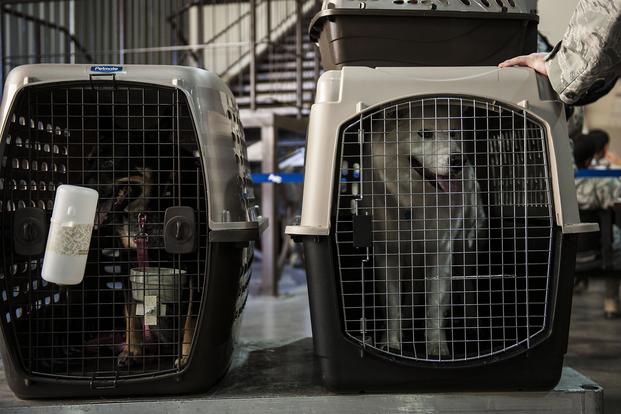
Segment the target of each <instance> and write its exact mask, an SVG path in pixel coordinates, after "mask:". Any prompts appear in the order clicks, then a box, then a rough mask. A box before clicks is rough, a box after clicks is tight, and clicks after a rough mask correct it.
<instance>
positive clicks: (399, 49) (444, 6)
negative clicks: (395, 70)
mask: <svg viewBox="0 0 621 414" xmlns="http://www.w3.org/2000/svg"><path fill="white" fill-rule="evenodd" d="M536 6H537V1H536V0H515V1H514V0H489V1H488V0H360V1H354V0H325V1H324V3H323V7H322V10H321V11H320V12H319V13H317V15H316V16H315V17H314V18H313V20H312V22H311V25H310V37H311V40H312V41H314V42H316V43H317V44H318V46H319V49H320V50H321V61H322V64H323V66H324V68H325V69H340V68H342V67H343V66H370V67H380V66H486V65H487V66H495V65H497V64H499V63H500V62H502V61H504V60H506V59H509V58H512V57H514V56H518V55H523V54H528V53H532V52H536V51H537V23H538V21H539V18H538V17H537V14H536Z"/></svg>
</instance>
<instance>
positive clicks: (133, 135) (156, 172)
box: [0, 65, 264, 398]
mask: <svg viewBox="0 0 621 414" xmlns="http://www.w3.org/2000/svg"><path fill="white" fill-rule="evenodd" d="M0 156H1V160H2V166H1V168H0V207H1V211H2V214H1V216H0V217H1V221H0V229H2V237H1V238H0V246H1V247H0V248H1V250H2V252H3V255H2V259H1V261H0V317H1V323H0V325H1V326H2V348H1V353H2V357H3V359H4V367H5V370H6V374H7V381H8V382H9V385H10V386H11V388H12V389H13V391H14V392H15V393H16V394H17V395H18V396H19V397H23V398H40V397H45V398H48V397H78V396H79V397H85V396H112V395H131V396H137V395H147V394H172V393H186V392H195V391H200V390H206V389H207V388H208V387H210V386H211V385H212V384H214V383H215V382H216V381H217V380H218V379H219V378H220V377H222V376H223V375H224V373H225V372H226V370H227V368H228V366H229V364H230V361H231V353H232V350H233V346H234V341H235V337H236V332H237V330H238V327H239V324H240V318H241V313H242V310H243V308H244V305H245V301H246V297H247V286H248V282H249V278H250V264H251V261H252V257H253V243H254V240H257V238H258V236H259V233H260V231H261V228H262V227H264V226H262V225H261V224H263V221H262V220H260V218H258V217H257V211H256V207H255V205H254V201H253V198H254V197H253V195H252V194H253V193H252V183H251V182H250V179H249V169H248V162H247V159H246V144H245V141H244V135H243V130H242V127H241V125H240V123H239V118H238V111H237V106H236V104H235V101H234V98H233V96H232V95H231V93H230V91H229V89H228V88H227V87H226V85H225V84H224V83H223V82H222V81H221V80H220V79H218V78H217V77H216V76H215V75H213V74H211V73H210V72H207V71H204V70H199V69H191V68H183V67H172V66H138V65H136V66H134V65H129V66H122V67H121V66H107V65H101V66H87V65H29V66H22V67H19V68H17V69H14V70H13V71H12V72H11V74H10V75H9V77H8V79H7V82H6V87H5V90H4V97H3V103H2V141H1V145H0ZM62 185H65V188H69V187H66V185H72V186H79V187H84V188H87V189H91V190H87V191H91V193H92V190H96V191H97V192H98V195H99V201H98V203H97V205H96V214H95V218H94V223H93V222H91V223H89V224H88V225H86V227H87V236H86V238H85V240H84V239H80V234H82V233H79V232H78V231H77V230H76V231H73V230H71V226H69V227H66V228H64V230H63V231H65V233H63V234H64V236H63V237H65V238H64V239H60V238H58V237H59V236H58V237H57V234H56V233H54V232H55V231H57V230H58V228H57V227H55V228H54V230H53V231H51V232H50V240H48V242H47V247H46V240H47V238H48V228H49V227H50V218H51V216H52V212H53V211H54V207H55V205H54V203H55V199H56V193H57V190H58V189H59V188H60V186H62ZM59 208H60V207H59ZM74 213H75V211H73V212H71V211H69V210H67V214H69V215H71V214H74ZM55 217H56V215H55ZM56 224H57V223H53V225H54V226H56ZM74 227H75V228H77V226H74ZM58 231H60V230H58ZM89 231H90V232H91V237H90V238H89V237H88V232H89ZM52 233H54V236H53V237H54V239H53V241H52ZM59 240H62V242H59ZM81 242H85V245H80V243H81ZM79 245H80V246H81V247H77V246H79ZM80 249H82V250H81V251H80ZM52 250H53V251H54V252H61V253H63V254H65V255H67V256H71V255H84V256H86V260H85V261H86V267H85V271H84V277H83V280H82V281H81V282H80V283H78V284H72V285H66V284H65V285H63V284H56V283H52V282H49V281H46V280H45V279H44V278H42V276H41V269H42V267H44V266H43V263H44V260H43V258H44V255H45V256H46V261H47V260H48V259H47V254H48V253H49V251H52ZM50 260H51V259H50ZM59 260H63V259H59ZM67 260H69V259H67ZM47 265H49V266H51V265H50V263H47ZM49 266H48V267H45V268H46V269H50V267H49ZM45 272H50V270H46V271H45ZM45 276H46V279H48V280H50V278H51V279H54V280H56V279H62V278H63V277H64V276H65V275H63V274H46V275H45Z"/></svg>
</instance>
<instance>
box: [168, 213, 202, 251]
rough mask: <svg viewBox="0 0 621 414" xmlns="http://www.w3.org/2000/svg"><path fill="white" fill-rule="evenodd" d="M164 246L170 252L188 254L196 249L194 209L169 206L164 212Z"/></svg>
mask: <svg viewBox="0 0 621 414" xmlns="http://www.w3.org/2000/svg"><path fill="white" fill-rule="evenodd" d="M164 248H165V249H166V251H167V252H168V253H172V254H186V253H192V252H193V251H194V250H195V249H196V219H195V218H194V209H193V208H192V207H186V206H175V207H168V208H167V209H166V212H165V213H164Z"/></svg>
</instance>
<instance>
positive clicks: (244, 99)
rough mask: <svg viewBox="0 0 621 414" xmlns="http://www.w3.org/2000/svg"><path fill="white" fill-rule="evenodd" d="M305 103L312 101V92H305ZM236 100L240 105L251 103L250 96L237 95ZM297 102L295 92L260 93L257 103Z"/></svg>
mask: <svg viewBox="0 0 621 414" xmlns="http://www.w3.org/2000/svg"><path fill="white" fill-rule="evenodd" d="M303 97H304V99H303V102H304V103H311V100H312V98H313V95H312V93H311V92H304V96H303ZM235 100H236V101H237V104H238V105H239V106H247V105H250V96H247V95H242V96H236V97H235ZM296 102H297V99H296V95H295V94H294V93H270V94H258V95H257V105H267V104H278V103H288V104H295V103H296Z"/></svg>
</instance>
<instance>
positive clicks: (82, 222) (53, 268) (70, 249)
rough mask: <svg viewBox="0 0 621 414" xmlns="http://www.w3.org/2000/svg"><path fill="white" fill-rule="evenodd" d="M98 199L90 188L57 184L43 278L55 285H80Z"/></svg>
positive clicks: (42, 270) (42, 273)
mask: <svg viewBox="0 0 621 414" xmlns="http://www.w3.org/2000/svg"><path fill="white" fill-rule="evenodd" d="M98 199H99V193H97V191H95V190H93V189H90V188H85V187H77V186H74V185H61V186H59V187H58V188H57V189H56V199H55V201H54V211H53V212H52V220H51V223H50V232H49V234H48V237H47V245H46V247H45V257H44V258H43V268H42V269H41V276H42V277H43V279H45V280H47V281H48V282H52V283H56V284H58V285H77V284H78V283H80V282H82V279H83V278H84V271H85V269H86V258H87V256H88V249H89V246H90V243H91V234H92V232H93V223H94V222H95V213H96V211H97V200H98Z"/></svg>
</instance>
